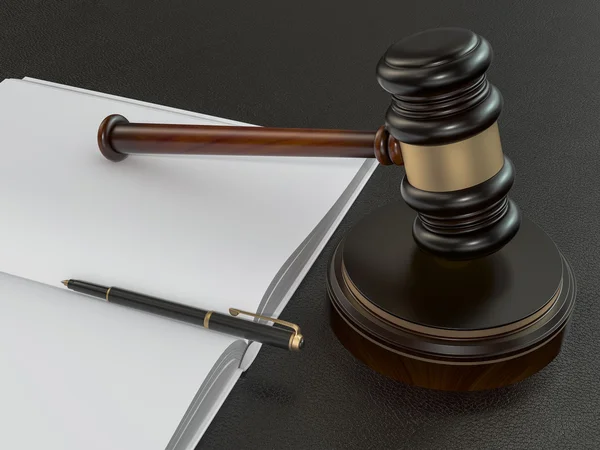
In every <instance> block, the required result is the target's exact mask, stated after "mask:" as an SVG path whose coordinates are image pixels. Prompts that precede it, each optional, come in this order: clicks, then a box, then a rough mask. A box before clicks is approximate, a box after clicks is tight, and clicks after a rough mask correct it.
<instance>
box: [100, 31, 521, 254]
mask: <svg viewBox="0 0 600 450" xmlns="http://www.w3.org/2000/svg"><path fill="white" fill-rule="evenodd" d="M452 36H453V37H452V38H453V39H454V40H455V42H460V46H457V47H456V49H455V51H454V53H453V54H452V53H451V54H449V55H446V57H447V58H449V62H448V63H446V64H428V59H430V60H431V61H434V60H435V58H436V57H437V55H434V54H432V53H431V52H432V50H431V49H429V50H428V49H427V48H426V47H424V48H423V51H422V52H420V53H419V54H414V53H413V52H412V50H411V48H412V45H413V44H414V43H417V42H420V40H421V38H422V36H421V35H420V34H417V35H414V36H412V37H410V38H408V39H405V40H403V41H402V43H400V44H397V45H394V46H391V47H390V48H389V49H388V51H387V52H386V53H385V55H384V56H383V57H382V58H381V60H380V61H379V63H378V65H377V78H378V81H379V84H380V85H381V86H382V87H383V88H384V89H385V90H386V91H387V92H389V93H390V94H392V101H391V105H390V106H389V108H388V110H387V114H386V118H385V119H386V120H385V125H383V126H381V127H380V128H379V129H378V130H376V131H374V132H369V131H351V130H323V129H286V128H263V127H243V126H241V127H230V126H203V125H177V124H149V123H129V121H128V120H127V119H126V118H125V117H123V116H121V115H118V114H115V115H111V116H108V117H107V118H106V119H104V121H103V122H102V124H101V125H100V128H99V130H98V144H99V147H100V151H101V152H102V154H103V155H104V156H105V157H106V158H107V159H109V160H111V161H114V162H118V161H122V160H123V159H125V158H126V157H127V156H128V155H132V154H163V155H164V154H168V155H253V156H282V157H285V156H293V157H327V158H376V159H377V161H378V162H379V163H380V164H382V165H398V166H401V165H403V166H404V168H405V173H406V176H405V177H404V178H403V180H402V185H401V195H402V197H403V199H404V201H405V202H406V203H407V204H408V205H409V206H410V207H411V208H413V209H414V210H415V211H417V213H418V215H417V218H416V219H415V221H414V225H413V237H414V239H415V241H416V242H417V244H418V245H419V247H421V248H422V249H423V250H425V251H428V252H430V253H432V254H434V255H437V256H439V257H442V258H446V259H450V260H465V259H475V258H481V257H484V256H486V255H489V254H491V253H494V252H496V251H498V250H499V249H501V248H502V247H503V246H504V245H506V244H507V243H508V242H509V241H510V240H511V239H512V238H513V237H514V235H515V234H516V233H517V231H518V229H519V224H520V220H521V219H520V213H519V210H518V208H517V206H516V205H515V204H514V202H513V201H512V200H511V199H509V198H508V196H507V194H508V192H509V190H510V188H511V187H512V184H513V181H514V168H513V165H512V163H511V161H510V160H509V159H508V158H507V157H506V156H505V155H504V154H503V151H502V146H501V142H500V135H499V131H498V124H497V120H498V117H499V116H500V111H501V108H502V97H501V95H500V92H499V91H498V90H497V89H496V88H495V87H494V86H493V85H492V84H491V83H490V82H489V81H488V80H487V78H486V74H485V72H486V70H487V68H488V66H489V65H490V62H491V59H492V50H491V47H490V45H489V43H488V42H487V41H486V40H484V39H482V38H480V37H479V36H477V35H475V34H473V33H470V32H467V31H466V30H464V31H461V30H454V32H453V34H452ZM419 45H421V44H419ZM451 47H452V42H449V43H448V48H450V49H451V50H452V48H451Z"/></svg>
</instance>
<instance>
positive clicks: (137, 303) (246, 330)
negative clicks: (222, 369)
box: [62, 280, 304, 351]
mask: <svg viewBox="0 0 600 450" xmlns="http://www.w3.org/2000/svg"><path fill="white" fill-rule="evenodd" d="M62 283H63V284H64V285H65V286H67V287H68V288H69V289H71V290H73V291H76V292H80V293H82V294H87V295H91V296H93V297H97V298H102V299H104V300H106V301H107V302H109V303H116V304H119V305H123V306H128V307H130V308H135V309H139V310H141V311H146V312H149V313H154V314H157V315H161V316H165V317H169V318H171V319H176V320H180V321H183V322H187V323H191V324H194V325H201V326H203V327H204V328H209V329H211V330H214V331H218V332H221V333H227V334H231V335H234V336H238V337H242V338H244V339H248V340H250V341H256V342H261V343H263V344H267V345H272V346H275V347H279V348H284V349H286V350H295V351H297V350H300V349H301V348H302V347H303V346H304V337H303V336H302V334H301V333H300V327H298V325H295V324H293V323H290V322H285V321H283V320H279V319H273V318H271V317H265V316H261V315H258V314H253V313H249V312H246V311H240V310H239V309H234V308H229V314H231V315H230V316H228V315H226V314H220V313H218V312H214V311H204V310H202V309H198V308H193V307H191V306H186V305H181V304H179V303H174V302H170V301H168V300H163V299H160V298H156V297H150V296H148V295H144V294H140V293H137V292H132V291H128V290H125V289H120V288H117V287H105V286H100V285H97V284H93V283H88V282H86V281H80V280H64V281H63V282H62ZM240 314H245V315H248V316H251V317H257V318H260V319H265V320H268V321H270V322H273V323H274V325H273V326H270V325H265V324H263V323H258V322H252V321H250V320H244V319H239V318H237V317H235V316H238V315H240ZM275 325H282V326H284V327H286V328H282V327H279V326H275Z"/></svg>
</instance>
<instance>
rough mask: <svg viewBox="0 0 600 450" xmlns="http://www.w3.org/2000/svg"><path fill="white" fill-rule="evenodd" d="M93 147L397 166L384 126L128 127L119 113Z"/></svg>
mask: <svg viewBox="0 0 600 450" xmlns="http://www.w3.org/2000/svg"><path fill="white" fill-rule="evenodd" d="M98 146H99V147H100V151H101V152H102V154H103V155H104V156H105V157H106V158H107V159H109V160H111V161H115V162H118V161H122V160H123V159H125V158H126V157H127V155H130V154H162V155H165V154H166V155H250V156H311V157H327V158H335V157H338V158H377V160H378V161H379V162H380V163H381V164H383V165H391V164H396V165H402V164H403V161H402V155H401V153H400V144H399V142H398V141H397V140H396V139H395V138H394V137H393V136H392V135H390V134H389V132H388V131H387V130H386V129H385V127H383V126H382V127H380V128H379V129H378V130H377V131H376V132H366V131H346V130H315V129H302V128H263V127H243V126H241V127H230V126H208V125H172V124H151V123H129V121H128V120H127V119H126V118H125V117H123V116H121V115H118V114H113V115H111V116H108V117H106V118H105V119H104V120H103V121H102V123H101V125H100V127H99V129H98Z"/></svg>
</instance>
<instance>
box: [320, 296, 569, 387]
mask: <svg viewBox="0 0 600 450" xmlns="http://www.w3.org/2000/svg"><path fill="white" fill-rule="evenodd" d="M331 326H332V329H333V331H334V333H335V334H336V336H337V338H338V339H339V341H340V342H341V343H342V345H344V347H346V349H347V350H348V351H350V353H352V355H353V356H354V357H356V358H357V359H359V360H360V361H362V362H363V363H364V364H366V365H367V366H369V367H370V368H372V369H374V370H375V371H377V372H379V373H381V374H382V375H385V376H387V377H390V378H392V379H394V380H398V381H401V382H403V383H406V384H409V385H412V386H419V387H424V388H428V389H436V390H443V391H479V390H487V389H496V388H499V387H503V386H508V385H511V384H514V383H517V382H519V381H522V380H524V379H526V378H528V377H530V376H532V375H534V374H535V373H537V372H539V371H540V370H541V369H543V368H544V367H546V366H547V365H548V364H549V363H550V362H552V360H553V359H554V358H555V357H556V356H557V355H558V353H559V352H560V349H561V346H562V342H563V338H564V335H565V330H564V328H563V329H562V330H561V331H560V332H559V333H557V334H556V335H555V336H554V337H553V338H552V339H550V340H548V341H547V342H546V343H545V344H544V345H542V346H541V347H539V348H538V349H536V350H533V351H531V352H529V353H526V354H523V355H522V356H517V357H514V358H512V359H508V360H505V361H500V362H495V363H487V364H473V365H451V364H443V363H440V362H433V361H432V362H427V361H423V360H420V359H415V358H411V357H409V356H406V355H401V354H399V353H396V352H393V351H390V350H388V349H386V348H384V347H382V346H380V345H377V344H375V343H374V342H372V341H370V340H369V339H367V338H365V337H364V336H363V335H361V334H360V333H358V332H357V331H356V330H355V329H354V328H352V327H351V326H350V325H349V324H348V323H347V322H346V321H345V320H344V319H343V318H342V317H341V316H340V315H339V314H338V312H337V310H336V309H335V308H334V307H332V308H331Z"/></svg>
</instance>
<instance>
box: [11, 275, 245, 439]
mask: <svg viewBox="0 0 600 450" xmlns="http://www.w3.org/2000/svg"><path fill="white" fill-rule="evenodd" d="M0 312H1V313H0V402H1V406H0V448H2V449H7V450H8V449H10V450H31V449H37V448H40V449H42V448H44V449H46V448H47V449H60V450H80V449H86V450H107V449H110V450H137V449H140V450H163V449H164V448H165V446H166V445H167V443H168V442H169V439H170V438H171V436H172V434H173V432H174V431H175V429H176V428H177V425H178V424H179V421H180V420H181V418H182V417H183V415H184V414H185V412H186V409H187V408H188V406H189V404H190V402H191V400H192V398H193V397H194V395H195V394H196V392H197V391H198V388H199V387H200V385H201V384H202V381H203V380H204V379H205V378H206V376H207V375H208V373H209V371H210V369H211V368H212V366H213V365H214V364H215V362H216V361H217V359H218V358H219V357H220V356H221V354H222V353H223V352H224V351H225V350H226V349H227V347H228V346H229V345H230V344H231V343H232V342H233V341H234V339H233V338H231V337H228V336H225V335H222V334H219V333H213V332H210V331H208V330H204V329H203V328H200V327H194V326H190V325H187V324H181V323H178V322H175V321H172V320H167V319H164V318H161V317H157V316H154V315H151V314H146V313H143V312H139V311H136V310H133V309H129V308H125V307H122V306H118V305H111V304H108V303H105V302H102V301H101V300H96V299H90V298H87V297H85V296H81V295H79V294H76V293H74V292H71V291H67V290H64V289H60V288H54V287H48V286H45V285H43V284H39V283H33V282H31V281H28V280H24V279H21V278H17V277H13V276H9V275H6V274H0Z"/></svg>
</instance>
